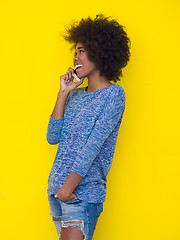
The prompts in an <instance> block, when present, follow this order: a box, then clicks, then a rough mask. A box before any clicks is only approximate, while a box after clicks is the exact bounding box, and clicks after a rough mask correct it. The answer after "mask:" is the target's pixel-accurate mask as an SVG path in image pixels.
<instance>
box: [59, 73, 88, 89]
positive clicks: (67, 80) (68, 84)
mask: <svg viewBox="0 0 180 240" xmlns="http://www.w3.org/2000/svg"><path fill="white" fill-rule="evenodd" d="M73 73H74V69H73V68H69V69H68V71H67V72H66V74H64V75H62V76H61V77H60V91H63V92H71V91H73V90H74V89H75V88H77V87H78V86H79V85H81V84H82V83H83V80H84V78H82V79H81V80H80V81H79V82H73V79H74V77H73V76H72V74H73Z"/></svg>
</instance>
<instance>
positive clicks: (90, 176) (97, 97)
mask: <svg viewBox="0 0 180 240" xmlns="http://www.w3.org/2000/svg"><path fill="white" fill-rule="evenodd" d="M86 88H87V87H82V88H76V89H75V90H74V91H72V92H70V94H69V96H68V98H67V100H66V104H65V110H64V116H63V118H61V119H53V118H52V117H51V116H50V119H49V124H48V129H47V141H48V143H49V144H58V143H59V145H58V149H57V153H56V157H55V160H54V163H53V166H52V169H51V172H50V175H49V179H48V194H49V195H51V194H56V193H57V191H58V190H59V189H60V188H61V187H62V185H63V184H64V182H65V181H66V179H67V177H68V175H69V174H70V172H71V171H73V172H75V173H77V174H79V175H80V176H82V177H83V179H82V180H81V182H80V183H79V184H78V186H77V187H76V188H75V190H74V192H73V193H74V194H76V195H77V197H78V198H79V199H81V200H84V201H86V202H92V203H103V202H104V201H105V196H106V184H107V174H108V172H109V170H110V167H111V164H112V159H113V155H114V150H115V146H116V141H117V136H118V131H119V127H120V124H121V121H122V117H123V113H124V109H125V92H124V90H123V88H122V87H121V86H119V85H117V84H111V85H109V86H108V87H106V88H103V89H100V90H97V91H93V92H86Z"/></svg>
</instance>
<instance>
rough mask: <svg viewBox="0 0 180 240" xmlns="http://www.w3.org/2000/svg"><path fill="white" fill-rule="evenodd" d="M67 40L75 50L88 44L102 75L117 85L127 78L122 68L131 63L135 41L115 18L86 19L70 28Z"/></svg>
mask: <svg viewBox="0 0 180 240" xmlns="http://www.w3.org/2000/svg"><path fill="white" fill-rule="evenodd" d="M64 38H65V40H67V41H68V42H70V43H71V44H73V47H72V48H75V46H76V44H77V43H82V44H83V45H84V47H85V49H86V50H87V54H88V58H89V60H90V61H92V62H94V63H95V65H96V67H97V69H98V70H99V71H100V75H101V76H105V77H107V79H108V80H109V81H113V82H117V81H118V80H120V77H122V76H123V74H122V68H124V67H125V66H126V65H127V62H128V61H129V58H130V44H131V42H130V39H129V38H128V36H127V33H126V32H125V30H124V26H122V25H120V24H119V23H118V22H117V21H116V20H114V19H112V17H105V16H104V15H103V14H100V15H96V17H95V18H94V19H92V18H90V17H88V18H86V19H83V18H82V19H81V20H80V21H79V22H73V23H72V24H70V27H69V28H67V27H66V35H64Z"/></svg>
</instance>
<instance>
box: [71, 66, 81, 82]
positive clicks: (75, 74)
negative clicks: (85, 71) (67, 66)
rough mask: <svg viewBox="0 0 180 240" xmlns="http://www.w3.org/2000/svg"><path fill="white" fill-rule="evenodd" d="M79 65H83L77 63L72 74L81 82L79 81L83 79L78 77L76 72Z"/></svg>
mask: <svg viewBox="0 0 180 240" xmlns="http://www.w3.org/2000/svg"><path fill="white" fill-rule="evenodd" d="M78 67H82V65H76V67H75V68H74V73H73V74H72V75H73V77H74V78H75V79H76V80H77V81H78V82H79V81H81V79H80V78H78V76H77V73H76V69H77V68H78Z"/></svg>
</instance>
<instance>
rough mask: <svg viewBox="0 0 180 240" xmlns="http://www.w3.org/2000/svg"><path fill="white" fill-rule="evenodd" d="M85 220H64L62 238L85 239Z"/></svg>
mask: <svg viewBox="0 0 180 240" xmlns="http://www.w3.org/2000/svg"><path fill="white" fill-rule="evenodd" d="M83 230H84V222H83V221H67V222H62V229H61V239H62V240H65V239H66V240H67V239H68V240H84V239H85V235H84V231H83Z"/></svg>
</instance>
